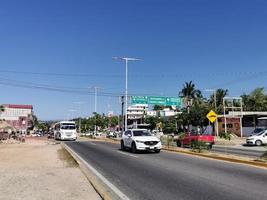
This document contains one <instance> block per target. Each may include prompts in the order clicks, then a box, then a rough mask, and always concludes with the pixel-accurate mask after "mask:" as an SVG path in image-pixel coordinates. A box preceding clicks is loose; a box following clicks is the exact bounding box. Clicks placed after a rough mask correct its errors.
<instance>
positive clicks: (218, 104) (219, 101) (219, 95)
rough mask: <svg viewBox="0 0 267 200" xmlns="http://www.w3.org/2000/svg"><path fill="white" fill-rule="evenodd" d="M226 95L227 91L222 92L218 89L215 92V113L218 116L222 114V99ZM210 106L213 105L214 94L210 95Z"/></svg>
mask: <svg viewBox="0 0 267 200" xmlns="http://www.w3.org/2000/svg"><path fill="white" fill-rule="evenodd" d="M227 95H228V90H227V89H226V90H224V89H222V88H219V89H217V90H216V102H215V103H216V107H217V110H216V111H215V112H217V113H218V114H222V113H223V98H224V97H225V96H227ZM209 102H210V104H211V105H214V94H213V95H211V97H210V101H209Z"/></svg>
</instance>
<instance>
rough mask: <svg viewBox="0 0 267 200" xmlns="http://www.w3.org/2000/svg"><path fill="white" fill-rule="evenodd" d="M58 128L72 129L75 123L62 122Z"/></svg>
mask: <svg viewBox="0 0 267 200" xmlns="http://www.w3.org/2000/svg"><path fill="white" fill-rule="evenodd" d="M60 128H61V129H63V130H74V129H75V125H74V124H62V125H61V127H60Z"/></svg>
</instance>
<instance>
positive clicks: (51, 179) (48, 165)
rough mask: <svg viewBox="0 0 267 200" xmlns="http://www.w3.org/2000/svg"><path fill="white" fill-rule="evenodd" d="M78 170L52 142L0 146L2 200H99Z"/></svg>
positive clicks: (0, 188) (32, 140) (0, 193)
mask: <svg viewBox="0 0 267 200" xmlns="http://www.w3.org/2000/svg"><path fill="white" fill-rule="evenodd" d="M77 166H78V164H77V163H76V162H75V161H74V160H73V159H72V157H69V155H68V154H66V152H65V150H64V149H62V147H61V145H60V144H55V143H54V142H53V141H47V140H46V139H39V138H38V139H37V138H36V139H27V140H26V142H25V143H20V144H16V143H13V144H0V174H1V176H0V199H1V200H13V199H14V200H15V199H16V200H20V199H27V200H36V199H39V200H45V199H49V200H53V199H55V200H68V199H75V200H82V199H90V200H100V199H101V198H100V197H99V195H98V194H97V193H96V191H95V190H94V188H93V187H92V186H91V184H90V183H89V182H88V180H87V179H86V178H85V176H84V175H83V174H82V172H81V171H80V169H79V168H78V167H77Z"/></svg>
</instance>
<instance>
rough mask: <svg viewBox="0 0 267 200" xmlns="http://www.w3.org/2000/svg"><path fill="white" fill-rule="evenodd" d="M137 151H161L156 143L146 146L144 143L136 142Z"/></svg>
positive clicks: (159, 145) (159, 144)
mask: <svg viewBox="0 0 267 200" xmlns="http://www.w3.org/2000/svg"><path fill="white" fill-rule="evenodd" d="M136 149H137V150H159V149H161V143H160V142H159V143H157V144H156V145H146V144H144V143H140V142H136Z"/></svg>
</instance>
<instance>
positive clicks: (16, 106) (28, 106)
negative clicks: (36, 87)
mask: <svg viewBox="0 0 267 200" xmlns="http://www.w3.org/2000/svg"><path fill="white" fill-rule="evenodd" d="M3 106H4V107H6V108H20V109H33V106H32V105H18V104H3Z"/></svg>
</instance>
